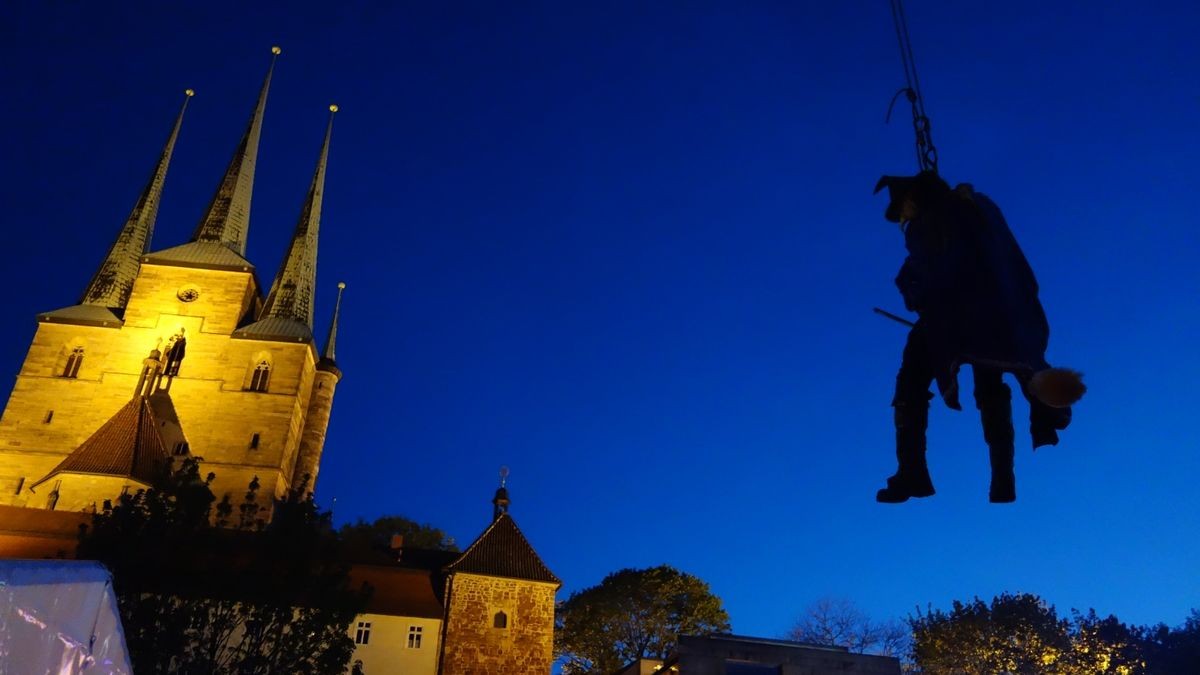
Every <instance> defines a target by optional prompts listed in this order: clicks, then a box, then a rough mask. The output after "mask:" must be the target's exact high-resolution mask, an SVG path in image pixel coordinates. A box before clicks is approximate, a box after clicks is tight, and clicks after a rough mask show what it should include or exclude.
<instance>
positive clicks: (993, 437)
mask: <svg viewBox="0 0 1200 675" xmlns="http://www.w3.org/2000/svg"><path fill="white" fill-rule="evenodd" d="M972 370H973V371H974V374H975V407H977V408H979V421H980V422H981V423H982V424H983V438H984V440H985V441H987V445H988V458H989V460H990V461H991V465H992V483H991V487H990V488H989V489H988V499H989V500H990V501H992V502H995V503H1008V502H1013V501H1016V500H1017V480H1016V475H1015V473H1014V472H1013V437H1014V432H1013V421H1012V390H1011V389H1009V388H1008V385H1006V384H1004V380H1003V376H1004V373H1003V372H1002V371H1000V370H997V369H995V368H988V367H986V366H974V367H973V368H972Z"/></svg>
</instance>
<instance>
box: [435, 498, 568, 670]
mask: <svg viewBox="0 0 1200 675" xmlns="http://www.w3.org/2000/svg"><path fill="white" fill-rule="evenodd" d="M508 505H509V498H508V489H507V488H506V487H505V486H504V483H503V480H502V481H501V484H500V488H499V489H498V490H497V491H496V498H495V499H494V500H493V506H494V511H493V519H492V524H491V525H489V526H488V528H487V529H486V530H484V532H483V534H481V535H479V538H478V539H476V540H475V542H474V543H473V544H471V546H470V547H468V548H467V550H466V551H463V554H462V555H461V556H459V557H458V559H456V560H455V561H454V562H452V563H450V565H448V566H447V567H446V575H447V576H446V589H445V596H444V597H445V608H446V609H445V611H446V618H445V622H444V626H445V627H444V631H445V633H444V635H445V637H444V642H443V648H442V654H441V662H440V665H439V668H438V672H439V673H441V675H507V674H509V673H549V672H550V667H551V665H552V664H553V662H554V596H555V593H557V591H558V588H559V586H561V585H562V582H561V581H559V579H558V577H556V576H554V573H553V572H551V571H550V569H549V568H548V567H546V564H545V563H543V562H542V559H541V558H540V557H539V556H538V554H537V552H536V551H534V550H533V546H531V545H530V544H529V540H528V539H526V538H525V535H524V534H522V533H521V530H520V528H518V527H517V523H516V521H514V520H513V518H512V516H511V515H509V513H508Z"/></svg>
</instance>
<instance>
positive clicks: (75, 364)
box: [62, 347, 83, 378]
mask: <svg viewBox="0 0 1200 675" xmlns="http://www.w3.org/2000/svg"><path fill="white" fill-rule="evenodd" d="M81 365H83V347H76V348H74V349H72V350H71V353H70V354H68V355H67V365H66V366H65V367H64V368H63V372H62V376H63V377H70V378H75V377H79V366H81Z"/></svg>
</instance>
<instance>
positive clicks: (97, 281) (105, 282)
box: [40, 89, 195, 325]
mask: <svg viewBox="0 0 1200 675" xmlns="http://www.w3.org/2000/svg"><path fill="white" fill-rule="evenodd" d="M194 94H195V92H194V91H192V90H191V89H187V90H185V91H184V98H183V105H182V106H180V108H179V114H178V115H177V116H176V117H175V126H173V127H172V128H171V134H170V135H169V136H167V143H166V145H164V146H163V150H162V153H161V154H160V155H159V156H158V163H157V164H155V166H154V171H153V172H152V173H151V174H150V179H149V180H148V181H147V182H146V186H145V187H144V188H142V192H141V194H140V195H139V196H138V200H137V202H136V203H135V204H134V205H133V210H132V211H130V213H129V217H128V218H126V219H125V224H124V225H123V226H122V227H121V231H120V232H119V233H118V234H117V239H116V241H114V242H113V245H112V246H111V247H110V248H109V249H108V255H106V256H105V257H104V262H102V263H100V268H99V269H97V270H96V274H95V275H94V276H93V277H92V280H91V281H90V282H89V283H88V285H87V289H85V290H84V292H83V297H82V298H81V299H80V300H79V304H78V305H72V306H71V307H64V308H62V309H58V310H54V311H53V312H47V313H45V314H43V315H41V317H40V318H41V319H42V320H43V321H54V320H59V321H65V322H68V323H96V324H98V325H117V324H119V322H120V319H119V318H118V314H119V313H120V312H121V311H122V310H124V309H125V305H126V304H128V302H129V294H130V293H131V292H132V291H133V280H134V279H135V278H137V274H138V268H139V266H140V264H141V257H142V255H143V254H144V253H145V252H146V251H147V250H148V249H149V248H150V239H151V238H152V237H153V236H154V222H155V220H156V219H157V218H158V205H159V202H161V201H162V192H163V184H164V183H165V182H166V180H167V167H168V166H170V164H171V155H172V153H173V152H174V151H175V141H176V139H178V138H179V129H180V127H181V126H183V113H184V112H185V111H187V106H188V101H189V100H191V98H192V96H193V95H194ZM112 310H116V313H114V312H113V311H112ZM114 322H116V323H114Z"/></svg>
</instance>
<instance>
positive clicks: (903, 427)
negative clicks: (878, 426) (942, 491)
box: [875, 400, 934, 504]
mask: <svg viewBox="0 0 1200 675" xmlns="http://www.w3.org/2000/svg"><path fill="white" fill-rule="evenodd" d="M895 408H896V461H897V463H898V464H899V467H898V468H897V469H896V473H895V475H893V476H891V477H890V478H888V479H887V487H885V488H883V489H882V490H880V491H879V492H877V493H875V501H877V502H882V503H884V504H899V503H901V502H906V501H908V500H909V498H911V497H930V496H932V495H933V493H934V489H933V480H932V479H930V477H929V466H928V465H927V464H926V463H925V429H926V427H928V426H929V401H928V400H925V401H918V402H899V401H898V402H896V403H895Z"/></svg>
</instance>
